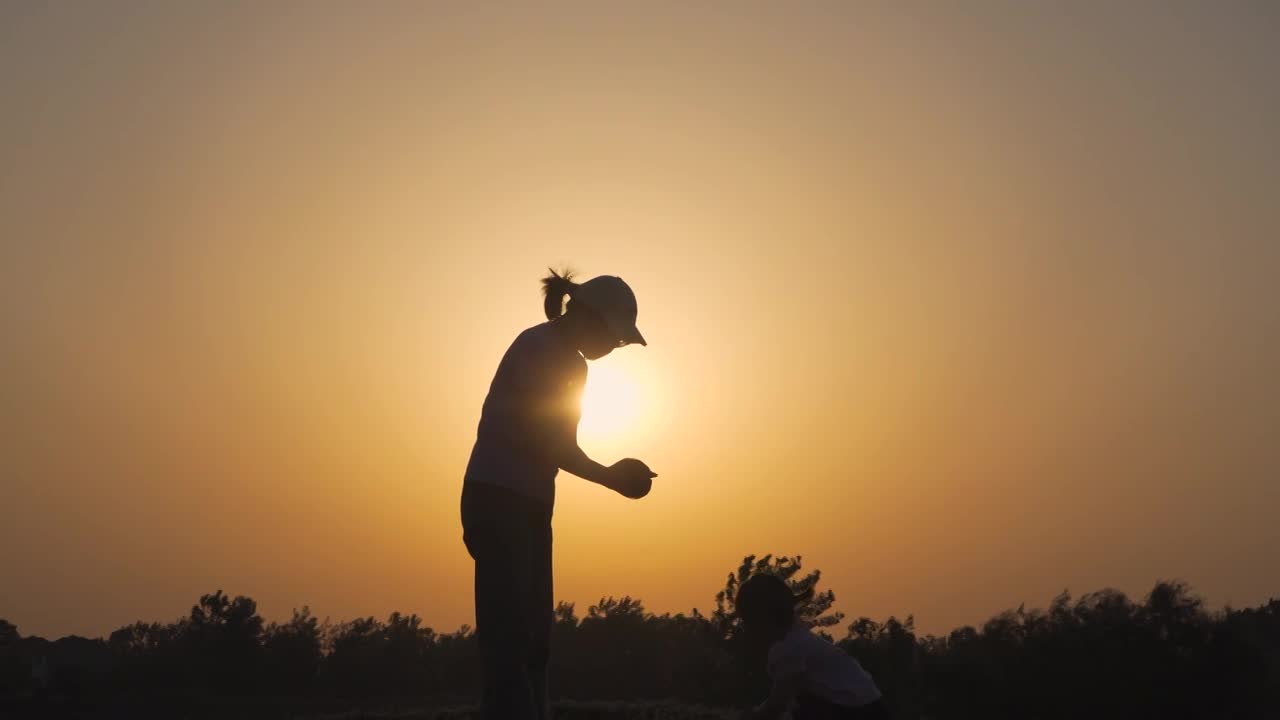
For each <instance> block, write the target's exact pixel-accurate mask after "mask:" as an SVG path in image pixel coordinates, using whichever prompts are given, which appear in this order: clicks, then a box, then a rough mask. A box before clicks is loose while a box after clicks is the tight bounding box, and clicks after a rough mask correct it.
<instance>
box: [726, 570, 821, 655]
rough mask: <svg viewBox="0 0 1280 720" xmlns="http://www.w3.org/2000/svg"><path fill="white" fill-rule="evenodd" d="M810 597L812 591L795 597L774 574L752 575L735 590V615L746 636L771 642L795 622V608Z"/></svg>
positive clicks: (784, 582)
mask: <svg viewBox="0 0 1280 720" xmlns="http://www.w3.org/2000/svg"><path fill="white" fill-rule="evenodd" d="M812 597H813V589H812V588H810V589H809V590H808V591H806V592H804V593H801V594H800V595H796V594H794V593H792V592H791V587H790V586H788V585H787V582H786V581H785V580H783V579H782V578H780V577H778V576H777V575H768V574H760V575H752V576H751V577H749V578H747V579H746V581H745V582H743V583H742V585H741V586H740V587H739V588H738V594H737V596H736V597H735V598H734V614H735V615H737V616H738V618H739V619H741V620H742V627H743V629H744V630H746V631H747V633H748V634H749V635H753V636H756V637H761V638H765V639H772V638H775V637H779V636H781V635H782V634H784V633H785V632H786V631H787V629H788V628H790V627H791V625H792V623H794V622H795V619H796V606H798V605H801V604H803V603H805V602H807V601H808V600H809V599H811V598H812Z"/></svg>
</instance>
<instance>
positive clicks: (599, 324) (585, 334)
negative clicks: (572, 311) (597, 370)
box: [577, 307, 618, 360]
mask: <svg viewBox="0 0 1280 720" xmlns="http://www.w3.org/2000/svg"><path fill="white" fill-rule="evenodd" d="M577 312H580V313H582V316H581V317H580V318H579V319H578V320H579V325H578V327H579V329H580V332H579V334H578V351H579V352H581V353H582V356H583V357H585V358H586V359H588V360H599V359H600V358H602V357H604V356H605V355H608V354H609V353H611V352H613V351H614V349H615V348H617V347H618V340H617V338H615V337H614V336H613V333H611V332H610V331H609V326H608V325H606V324H605V322H604V320H603V319H601V317H600V316H599V315H597V314H595V313H594V312H592V311H591V310H589V309H587V308H585V307H580V308H577Z"/></svg>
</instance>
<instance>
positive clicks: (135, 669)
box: [0, 556, 1280, 718]
mask: <svg viewBox="0 0 1280 720" xmlns="http://www.w3.org/2000/svg"><path fill="white" fill-rule="evenodd" d="M758 572H768V573H775V574H778V575H781V576H783V577H784V578H786V579H787V580H788V581H789V582H790V583H791V584H792V585H793V586H794V587H795V589H796V590H797V592H799V591H802V590H805V589H807V588H810V587H813V588H816V586H817V584H818V582H819V579H820V577H821V575H820V573H818V572H817V571H813V572H804V571H802V569H801V563H800V558H798V557H797V558H788V557H777V558H775V557H772V556H765V557H763V558H759V559H757V558H755V557H748V558H746V559H744V561H743V563H742V565H741V566H740V567H739V568H738V569H737V570H736V571H735V572H733V573H730V575H729V577H728V579H727V582H726V583H725V586H724V588H723V589H722V590H721V591H720V592H719V593H718V594H717V595H716V597H715V606H714V609H713V610H711V611H710V612H709V613H708V614H703V613H700V612H698V611H697V610H694V611H692V612H691V613H689V614H676V615H671V614H663V615H655V614H653V613H650V612H648V611H646V610H645V609H644V607H643V605H642V604H641V603H640V601H638V600H634V599H632V598H630V597H623V598H620V599H619V598H604V599H602V600H601V601H600V602H598V603H596V604H594V605H592V606H590V607H588V608H587V609H586V611H585V612H584V613H579V612H578V609H577V608H576V607H575V606H574V605H572V604H568V603H561V604H560V605H559V606H558V607H557V609H556V614H555V630H554V651H553V661H552V669H551V672H552V690H553V692H554V693H555V694H556V695H557V696H558V697H561V698H571V699H575V700H636V699H650V698H674V699H680V700H683V701H687V702H690V703H700V704H704V705H713V706H723V707H734V706H741V705H745V704H746V703H748V702H753V701H755V700H758V699H759V697H760V695H761V694H762V693H763V692H765V691H766V690H767V683H766V680H765V678H764V676H763V668H762V665H763V659H762V658H761V657H753V656H752V654H751V650H750V649H749V648H747V647H746V646H744V645H743V644H742V643H741V642H740V641H739V638H738V636H737V634H736V632H735V630H736V626H735V622H734V620H733V617H732V609H733V599H734V594H735V591H736V588H737V587H738V586H739V585H740V584H741V582H742V581H743V580H745V579H746V578H747V577H749V576H750V575H751V574H753V573H758ZM834 599H835V598H834V596H833V595H832V593H830V592H818V593H815V595H814V599H813V601H812V603H810V604H809V605H808V606H806V607H805V608H803V610H802V614H803V616H804V617H805V619H806V620H807V621H808V622H810V623H813V624H814V625H815V626H816V628H817V630H818V631H820V632H823V633H825V634H827V635H828V636H830V637H831V638H832V639H833V641H835V642H838V643H839V644H840V645H841V646H842V647H844V648H845V649H846V650H847V651H848V652H849V653H851V654H852V655H854V656H855V657H857V658H858V659H859V660H860V661H861V662H862V664H863V665H864V666H865V667H866V668H867V669H868V670H869V671H870V672H871V673H872V674H873V675H874V676H875V678H876V681H877V683H878V684H879V685H880V687H881V689H882V691H883V692H884V693H885V695H886V700H887V701H888V702H889V704H890V705H891V707H892V708H893V709H894V711H895V715H897V716H898V717H902V718H922V717H932V718H1068V717H1070V718H1079V717H1090V718H1107V717H1114V718H1143V717H1168V718H1275V717H1280V600H1272V601H1271V602H1269V603H1268V604H1266V605H1263V606H1261V607H1258V608H1250V609H1244V610H1236V609H1226V610H1221V611H1215V612H1210V611H1209V610H1207V609H1206V608H1205V607H1204V605H1203V603H1202V602H1201V601H1200V599H1199V598H1197V597H1196V596H1195V595H1194V594H1192V592H1191V591H1190V589H1189V588H1188V587H1187V586H1186V585H1184V584H1181V583H1177V582H1161V583H1158V584H1156V586H1155V587H1154V588H1153V589H1152V591H1151V592H1150V593H1149V594H1148V595H1147V596H1146V597H1145V598H1143V599H1142V600H1141V601H1135V600H1133V599H1130V598H1128V597H1126V596H1125V595H1124V594H1123V593H1120V592H1117V591H1114V590H1103V591H1100V592H1093V593H1088V594H1085V595H1082V596H1080V597H1078V598H1073V597H1072V596H1070V595H1068V594H1066V593H1063V594H1062V595H1060V596H1059V597H1057V598H1056V599H1054V600H1053V602H1052V603H1051V604H1050V606H1049V607H1048V608H1047V609H1043V610H1027V609H1025V608H1018V609H1017V610H1010V611H1007V612H1004V613H1001V614H999V615H997V616H995V617H993V618H991V619H990V620H989V621H987V622H986V623H985V624H983V625H982V626H981V627H963V628H960V629H957V630H955V631H953V632H951V633H950V634H948V635H945V636H940V637H937V636H928V635H926V636H921V635H918V634H917V633H916V631H915V628H914V625H913V621H912V618H910V617H907V618H906V619H904V620H898V619H896V618H893V617H891V618H889V619H887V620H886V621H884V622H876V621H873V620H871V619H868V618H858V619H857V620H854V621H853V622H851V623H846V622H845V620H844V618H843V616H842V615H841V614H840V613H835V612H832V611H831V605H832V602H833V601H834ZM476 669H477V649H476V640H475V635H474V633H473V632H472V630H471V629H470V628H468V627H463V628H462V629H460V630H457V631H455V632H451V633H438V632H436V631H434V630H433V629H431V628H430V627H426V626H424V625H423V622H422V619H421V618H419V617H417V616H416V615H401V614H400V613H392V614H391V615H390V616H389V617H388V618H387V619H386V620H381V619H377V618H372V617H369V618H361V619H357V620H352V621H349V622H341V623H330V622H327V621H326V622H322V621H320V620H319V619H318V618H316V617H315V616H313V615H312V614H311V613H310V612H309V611H308V610H307V609H306V608H303V609H302V610H298V611H295V612H294V613H293V616H292V618H290V619H289V620H288V621H286V622H279V623H266V622H264V620H263V619H262V617H261V616H260V615H259V614H258V612H257V605H256V603H255V602H254V601H253V600H252V599H250V598H247V597H243V596H236V597H230V596H228V595H226V594H224V593H222V592H221V591H219V592H215V593H213V594H209V595H205V596H203V597H201V598H200V600H199V602H198V603H196V604H195V605H194V606H193V607H192V608H191V611H190V613H189V614H188V615H186V616H185V617H182V618H180V619H178V620H176V621H174V622H171V623H136V624H133V625H129V626H126V627H123V628H120V629H119V630H116V631H115V632H113V633H111V635H110V636H109V637H107V638H105V639H85V638H74V637H72V638H63V639H61V640H58V641H55V642H50V641H47V640H44V639H42V638H36V637H22V636H21V635H20V634H19V633H18V630H17V628H15V627H14V626H13V625H12V624H9V623H7V622H4V621H0V697H4V698H8V699H9V702H14V698H32V697H39V696H41V695H44V696H56V697H63V698H70V699H71V701H74V702H78V703H81V704H98V703H101V704H104V705H107V704H118V703H145V702H147V701H149V700H154V699H166V700H168V701H170V702H192V703H201V702H225V701H227V700H228V699H234V700H237V701H240V702H244V703H253V702H255V701H262V702H265V701H266V700H267V699H272V700H273V701H274V702H277V703H282V706H291V707H297V708H304V707H320V706H324V707H330V708H332V707H339V706H341V707H350V708H354V707H367V706H370V705H371V704H383V705H385V704H386V703H387V701H388V699H394V701H395V702H399V703H403V704H405V705H406V706H408V705H415V706H429V705H447V704H456V703H465V702H470V701H472V700H473V699H474V698H475V697H476V696H477V694H478V690H479V688H478V686H477V683H478V676H477V672H476Z"/></svg>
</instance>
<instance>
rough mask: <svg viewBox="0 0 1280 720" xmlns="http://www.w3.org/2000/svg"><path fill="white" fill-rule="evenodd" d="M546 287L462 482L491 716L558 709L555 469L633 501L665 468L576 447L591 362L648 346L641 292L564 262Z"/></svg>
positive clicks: (497, 380)
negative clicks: (537, 320) (551, 678)
mask: <svg viewBox="0 0 1280 720" xmlns="http://www.w3.org/2000/svg"><path fill="white" fill-rule="evenodd" d="M542 287H543V292H544V295H545V302H544V304H543V307H544V310H545V311H546V315H547V322H545V323H543V324H541V325H536V326H534V327H531V328H529V329H528V330H525V331H524V332H522V333H520V335H519V337H517V338H516V340H515V342H514V343H512V344H511V347H510V348H509V349H508V350H507V353H506V355H504V356H503V358H502V362H501V363H500V364H499V365H498V371H497V373H496V374H495V375H494V378H493V383H492V384H491V385H490V386H489V395H488V397H486V398H485V401H484V409H483V411H482V412H481V415H480V427H479V430H478V431H477V433H476V444H475V448H474V449H473V450H472V451H471V460H470V462H469V463H468V464H467V474H466V479H465V481H464V483H463V486H462V487H463V489H462V528H463V540H464V542H465V543H466V545H467V551H468V552H469V553H471V557H472V558H473V559H474V560H475V563H476V576H475V592H476V631H477V633H478V635H479V642H480V658H481V665H482V668H483V673H484V696H483V702H482V707H483V714H484V717H485V718H486V719H487V720H497V719H498V718H501V719H502V720H509V719H510V720H523V719H524V718H537V719H538V720H545V718H548V717H549V716H550V709H549V705H548V698H547V660H548V656H549V654H550V638H551V626H552V622H553V607H552V603H553V600H552V584H551V510H552V506H553V504H554V503H555V491H556V485H555V480H556V475H557V474H558V473H559V471H560V470H567V471H568V472H570V473H573V474H574V475H577V476H578V477H581V478H585V479H587V480H590V481H591V482H595V483H599V484H601V485H604V486H605V487H607V488H610V489H612V490H615V491H617V492H619V493H621V494H622V495H625V496H626V497H629V498H641V497H644V496H645V495H646V494H648V492H649V488H650V486H651V485H652V478H654V477H656V475H654V473H652V472H650V470H649V468H648V466H646V465H645V464H644V463H642V462H640V461H639V460H635V459H630V458H628V459H625V460H620V461H619V462H617V463H615V464H613V465H611V466H609V467H605V466H604V465H601V464H600V463H598V462H596V461H594V460H592V459H591V458H589V457H587V454H586V453H584V452H583V451H582V449H581V448H579V447H578V419H579V417H580V415H581V397H582V388H583V384H584V383H585V382H586V379H587V363H586V360H597V359H599V358H602V357H604V356H605V355H608V354H609V353H610V352H612V351H613V350H614V349H615V348H619V347H622V346H623V345H629V344H633V343H638V344H640V345H644V344H645V341H644V337H643V336H641V335H640V331H639V330H637V329H636V296H635V294H634V293H632V292H631V288H630V287H628V286H627V284H626V283H625V282H623V281H622V279H621V278H617V277H612V276H608V275H605V276H601V277H597V278H593V279H591V280H588V281H587V282H585V283H582V284H581V285H579V284H577V283H575V282H573V281H572V279H571V276H570V275H569V273H567V272H566V273H565V274H563V275H558V274H556V273H555V271H552V272H551V274H550V275H548V276H547V277H545V278H543V280H542ZM566 297H568V298H569V303H568V306H567V307H565V309H564V313H563V314H561V308H562V307H564V300H565V298H566ZM583 358H586V360H584V359H583Z"/></svg>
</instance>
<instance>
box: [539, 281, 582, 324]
mask: <svg viewBox="0 0 1280 720" xmlns="http://www.w3.org/2000/svg"><path fill="white" fill-rule="evenodd" d="M547 271H548V272H550V273H551V274H550V275H548V276H546V277H544V278H542V295H543V300H542V310H543V312H545V313H546V314H547V319H548V320H555V319H556V318H558V317H560V315H561V314H563V312H564V299H565V298H566V297H570V298H571V297H573V291H574V290H577V289H578V283H576V282H574V281H573V272H572V271H570V270H568V269H565V270H562V271H561V272H559V273H557V272H556V271H555V270H552V269H551V268H547Z"/></svg>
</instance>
